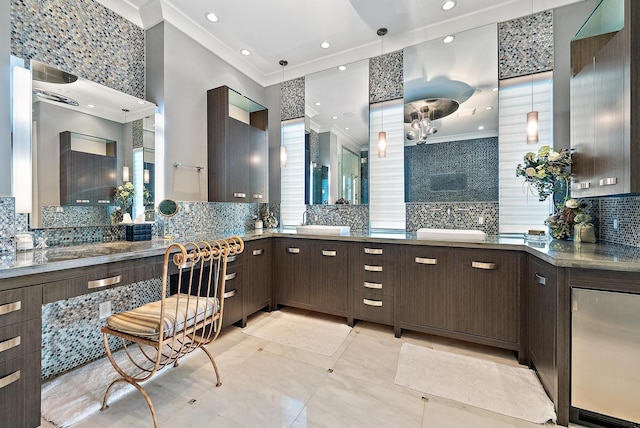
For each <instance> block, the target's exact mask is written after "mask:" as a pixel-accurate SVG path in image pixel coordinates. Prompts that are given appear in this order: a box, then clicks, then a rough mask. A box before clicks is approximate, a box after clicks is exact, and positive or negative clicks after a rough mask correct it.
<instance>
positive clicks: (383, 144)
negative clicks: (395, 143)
mask: <svg viewBox="0 0 640 428" xmlns="http://www.w3.org/2000/svg"><path fill="white" fill-rule="evenodd" d="M386 156H387V133H386V132H384V131H382V132H378V157H379V158H384V157H386Z"/></svg>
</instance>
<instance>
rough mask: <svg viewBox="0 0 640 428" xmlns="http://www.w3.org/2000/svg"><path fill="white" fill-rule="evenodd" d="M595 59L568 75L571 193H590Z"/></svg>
mask: <svg viewBox="0 0 640 428" xmlns="http://www.w3.org/2000/svg"><path fill="white" fill-rule="evenodd" d="M594 61H595V59H592V61H591V62H590V63H588V64H587V65H585V66H584V68H583V69H582V70H580V72H579V73H578V74H576V75H575V76H574V77H573V79H571V148H572V149H573V153H572V155H571V160H572V162H573V163H572V165H571V183H572V185H571V194H572V195H573V196H575V197H588V196H593V195H594V194H595V190H596V183H595V182H594V158H593V155H594V153H595V144H594V142H595V141H594V138H595V135H594V132H595V124H594V121H593V118H594V117H595V103H594V96H595V94H594V84H595V81H594V78H595V77H594Z"/></svg>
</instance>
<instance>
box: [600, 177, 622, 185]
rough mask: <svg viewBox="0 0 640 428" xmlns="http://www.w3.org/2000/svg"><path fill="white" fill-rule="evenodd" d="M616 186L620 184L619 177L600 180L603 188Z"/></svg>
mask: <svg viewBox="0 0 640 428" xmlns="http://www.w3.org/2000/svg"><path fill="white" fill-rule="evenodd" d="M616 184H618V177H609V178H603V179H602V180H600V185H601V186H615V185H616Z"/></svg>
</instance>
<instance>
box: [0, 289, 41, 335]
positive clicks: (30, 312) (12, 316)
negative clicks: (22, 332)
mask: <svg viewBox="0 0 640 428" xmlns="http://www.w3.org/2000/svg"><path fill="white" fill-rule="evenodd" d="M41 312H42V287H40V286H39V285H38V286H33V287H24V288H17V289H15V290H7V291H2V292H0V327H4V326H7V325H11V324H15V323H18V322H21V321H26V320H30V319H34V318H40V316H41Z"/></svg>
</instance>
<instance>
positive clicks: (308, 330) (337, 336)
mask: <svg viewBox="0 0 640 428" xmlns="http://www.w3.org/2000/svg"><path fill="white" fill-rule="evenodd" d="M242 332H243V333H245V334H248V335H251V336H254V337H259V338H261V339H266V340H270V341H272V342H276V343H279V344H281V345H286V346H291V347H293V348H297V349H302V350H304V351H309V352H315V353H317V354H321V355H325V356H328V357H330V356H331V355H333V354H335V352H336V351H337V350H338V348H340V345H342V342H344V340H345V339H346V338H347V336H348V335H349V332H351V327H349V326H348V325H346V324H344V323H341V322H339V321H329V320H319V319H313V318H311V317H306V316H304V315H299V314H294V313H289V312H282V311H274V312H271V314H269V317H268V318H265V319H263V320H261V321H260V322H258V323H257V324H256V325H254V326H250V327H247V328H245V329H244V330H242Z"/></svg>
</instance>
